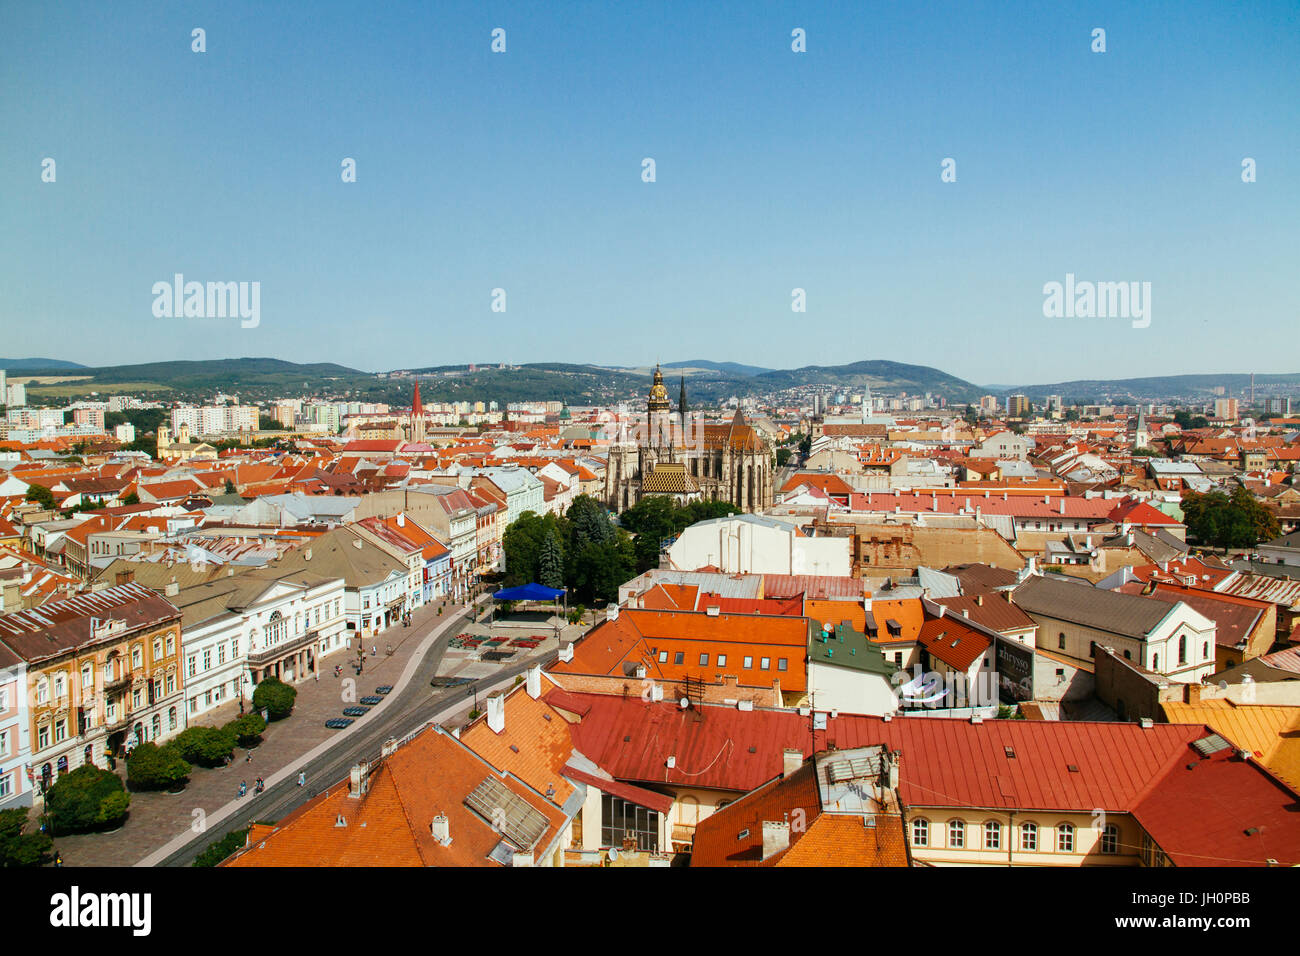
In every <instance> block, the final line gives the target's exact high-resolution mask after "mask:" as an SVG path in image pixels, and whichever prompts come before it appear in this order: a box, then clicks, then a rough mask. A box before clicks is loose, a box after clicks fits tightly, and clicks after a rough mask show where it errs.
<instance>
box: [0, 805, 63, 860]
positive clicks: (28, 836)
mask: <svg viewBox="0 0 1300 956" xmlns="http://www.w3.org/2000/svg"><path fill="white" fill-rule="evenodd" d="M26 826H27V808H26V807H20V808H16V809H13V810H0V866H37V865H39V864H40V862H41V860H42V859H43V858H44V857H45V855H46V854H47V853H49V852H50V848H51V847H52V846H53V845H54V841H53V840H51V839H50V835H49V834H48V833H39V832H38V833H23V829H24V828H25V827H26Z"/></svg>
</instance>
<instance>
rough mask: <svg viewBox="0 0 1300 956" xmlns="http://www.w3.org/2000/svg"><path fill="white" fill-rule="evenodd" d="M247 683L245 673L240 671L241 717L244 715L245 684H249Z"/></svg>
mask: <svg viewBox="0 0 1300 956" xmlns="http://www.w3.org/2000/svg"><path fill="white" fill-rule="evenodd" d="M247 681H248V678H247V677H246V676H245V675H244V672H243V671H240V672H239V715H240V716H241V717H242V716H243V715H244V684H245V683H247Z"/></svg>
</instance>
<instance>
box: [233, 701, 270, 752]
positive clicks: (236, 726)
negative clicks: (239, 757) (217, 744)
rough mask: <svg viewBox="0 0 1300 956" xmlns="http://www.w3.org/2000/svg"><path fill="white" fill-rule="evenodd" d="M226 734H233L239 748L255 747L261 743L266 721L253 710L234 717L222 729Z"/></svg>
mask: <svg viewBox="0 0 1300 956" xmlns="http://www.w3.org/2000/svg"><path fill="white" fill-rule="evenodd" d="M223 729H224V730H225V731H226V732H228V733H231V734H234V736H235V740H237V741H238V742H239V746H241V747H244V748H248V747H256V746H257V745H258V744H259V743H261V742H262V734H263V732H265V730H266V721H265V720H263V719H262V715H261V714H260V713H258V712H257V711H255V710H252V711H249V712H248V713H247V714H242V715H240V716H239V717H236V718H235V719H234V720H232V721H231V722H230V723H228V724H226V726H225V727H224V728H223Z"/></svg>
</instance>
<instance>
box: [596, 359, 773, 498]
mask: <svg viewBox="0 0 1300 956" xmlns="http://www.w3.org/2000/svg"><path fill="white" fill-rule="evenodd" d="M637 431H638V432H639V431H641V429H639V428H638V429H637ZM772 481H773V452H772V448H771V446H770V445H769V444H768V442H766V441H765V440H764V439H763V437H762V436H761V435H760V434H759V433H758V431H757V430H756V429H755V428H754V427H753V426H752V425H749V424H747V423H746V422H745V417H744V415H743V414H741V412H740V410H739V409H737V410H736V415H735V418H733V419H732V420H731V422H730V423H729V424H717V425H706V424H704V423H703V421H702V419H700V418H699V417H698V416H696V417H695V418H694V419H692V418H690V417H688V414H687V408H686V380H685V378H683V379H682V381H681V395H680V398H679V400H678V408H677V412H676V413H675V414H674V412H673V410H672V403H671V402H670V401H669V398H668V389H667V387H666V386H665V385H664V376H663V371H662V370H661V369H660V368H659V366H657V365H656V366H655V372H654V383H653V384H652V385H651V386H650V397H649V401H647V403H646V419H645V429H644V433H643V434H641V435H638V437H637V440H636V441H630V442H628V441H624V442H618V443H615V444H611V445H610V446H609V463H608V465H607V467H606V469H605V504H606V505H607V506H608V507H610V508H612V509H614V510H616V511H626V510H627V509H628V508H630V507H632V506H633V505H634V504H636V503H637V502H638V501H640V500H641V498H642V497H643V496H645V495H655V494H665V495H671V496H672V497H674V498H676V499H677V500H678V501H680V502H683V503H684V502H689V501H695V500H699V499H706V500H715V501H727V502H730V503H731V504H734V505H736V506H737V507H739V508H740V509H741V510H742V511H749V512H758V511H762V510H763V509H765V508H767V507H769V506H771V504H772V495H773V488H772Z"/></svg>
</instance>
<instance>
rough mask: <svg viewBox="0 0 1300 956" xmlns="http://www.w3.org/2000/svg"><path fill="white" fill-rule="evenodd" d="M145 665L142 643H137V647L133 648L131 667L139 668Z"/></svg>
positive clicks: (133, 668)
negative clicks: (141, 648)
mask: <svg viewBox="0 0 1300 956" xmlns="http://www.w3.org/2000/svg"><path fill="white" fill-rule="evenodd" d="M143 666H144V655H143V652H142V651H141V650H140V645H139V644H137V645H136V646H135V647H133V648H131V669H132V670H139V669H140V668H141V667H143Z"/></svg>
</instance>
